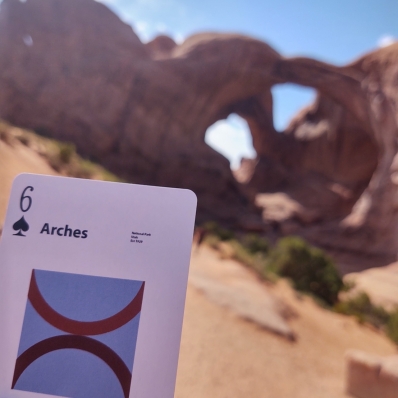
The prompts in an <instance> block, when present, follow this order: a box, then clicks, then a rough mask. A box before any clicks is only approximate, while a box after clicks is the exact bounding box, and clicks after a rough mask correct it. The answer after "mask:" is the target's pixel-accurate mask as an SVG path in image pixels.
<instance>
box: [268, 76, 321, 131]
mask: <svg viewBox="0 0 398 398" xmlns="http://www.w3.org/2000/svg"><path fill="white" fill-rule="evenodd" d="M271 92H272V98H273V119H274V127H275V130H277V131H284V130H286V128H287V126H288V125H289V123H290V121H291V120H292V118H293V117H294V116H296V115H297V114H298V112H299V111H300V110H301V109H303V108H304V107H306V106H308V105H310V104H311V103H313V102H314V100H315V97H316V95H317V91H316V90H315V89H314V88H310V87H304V86H300V85H298V84H293V83H284V84H276V85H274V86H273V87H272V88H271Z"/></svg>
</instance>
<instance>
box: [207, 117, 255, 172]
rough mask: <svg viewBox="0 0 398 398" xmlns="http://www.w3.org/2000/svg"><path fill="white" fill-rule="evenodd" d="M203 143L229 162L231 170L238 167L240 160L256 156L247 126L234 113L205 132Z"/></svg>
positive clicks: (244, 121) (245, 122)
mask: <svg viewBox="0 0 398 398" xmlns="http://www.w3.org/2000/svg"><path fill="white" fill-rule="evenodd" d="M205 142H206V144H207V145H209V146H210V147H211V148H213V149H214V150H215V151H217V152H218V153H220V154H221V155H223V156H224V157H225V158H227V159H228V160H229V162H230V166H231V169H232V170H237V169H238V168H239V167H240V164H241V160H242V159H255V158H256V156H257V153H256V150H255V149H254V147H253V138H252V134H251V132H250V128H249V125H248V123H247V121H246V120H245V119H243V118H242V117H240V116H239V115H237V114H236V113H232V114H230V115H229V116H228V117H227V118H226V119H223V120H218V121H217V122H215V123H214V124H213V125H211V126H210V127H209V128H208V129H207V131H206V134H205Z"/></svg>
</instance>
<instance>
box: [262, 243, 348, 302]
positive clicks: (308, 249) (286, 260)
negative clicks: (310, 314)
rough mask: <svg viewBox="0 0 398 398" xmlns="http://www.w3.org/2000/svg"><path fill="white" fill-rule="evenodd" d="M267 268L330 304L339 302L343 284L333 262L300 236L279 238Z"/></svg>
mask: <svg viewBox="0 0 398 398" xmlns="http://www.w3.org/2000/svg"><path fill="white" fill-rule="evenodd" d="M268 269H269V270H270V271H272V272H275V273H276V274H277V275H280V276H283V277H286V278H289V279H291V280H292V283H293V286H294V287H295V288H296V289H297V290H299V291H302V292H306V293H310V294H312V295H314V296H315V297H317V298H318V299H321V300H323V301H324V302H325V303H326V304H328V305H333V304H335V303H336V302H337V301H338V295H339V292H340V291H341V290H342V289H343V288H344V283H343V280H342V278H341V276H340V275H339V272H338V270H337V268H336V266H335V265H334V263H333V261H332V259H331V258H330V257H328V256H327V255H326V254H325V253H324V252H323V251H322V250H320V249H317V248H315V247H313V246H310V245H309V244H308V243H307V242H305V241H304V240H303V239H301V238H299V237H295V236H292V237H286V238H283V239H280V240H279V242H278V244H277V245H276V247H275V248H274V250H272V252H271V255H270V257H269V262H268Z"/></svg>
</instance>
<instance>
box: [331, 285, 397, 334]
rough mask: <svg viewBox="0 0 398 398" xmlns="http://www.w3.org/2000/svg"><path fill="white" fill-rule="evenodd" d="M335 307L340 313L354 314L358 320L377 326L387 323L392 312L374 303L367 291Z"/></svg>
mask: <svg viewBox="0 0 398 398" xmlns="http://www.w3.org/2000/svg"><path fill="white" fill-rule="evenodd" d="M333 309H334V311H336V312H338V313H340V314H345V315H353V316H355V317H356V318H357V319H358V322H360V323H365V322H366V323H370V324H371V325H373V326H375V327H377V328H380V327H382V326H383V325H386V324H387V322H388V321H389V319H390V314H389V313H388V312H387V311H386V310H385V309H384V308H383V307H380V306H376V305H374V304H373V303H372V302H371V300H370V297H369V296H368V295H367V294H366V293H365V292H360V293H358V295H356V296H354V297H352V298H350V299H348V300H345V301H341V302H339V303H337V304H336V305H335V306H334V308H333Z"/></svg>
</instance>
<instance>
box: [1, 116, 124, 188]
mask: <svg viewBox="0 0 398 398" xmlns="http://www.w3.org/2000/svg"><path fill="white" fill-rule="evenodd" d="M0 140H1V141H3V142H4V143H6V144H7V145H10V146H14V145H17V144H19V143H21V144H23V145H24V146H27V147H30V148H31V149H32V150H33V151H35V152H36V153H38V154H39V155H40V156H42V157H43V158H44V159H46V161H47V162H48V164H49V165H50V166H51V167H52V168H53V169H54V170H55V171H57V172H58V173H59V174H61V175H64V176H68V177H77V178H87V179H98V180H104V181H115V182H122V180H121V179H120V178H118V177H117V176H116V175H114V174H112V173H110V172H109V171H108V170H106V169H104V168H103V167H101V166H99V165H98V164H95V163H93V162H91V161H89V160H86V159H83V158H82V157H81V156H79V155H78V154H77V152H76V147H75V145H74V144H72V143H67V142H60V141H56V140H53V139H49V138H44V137H41V136H38V135H36V134H35V133H34V132H32V131H29V130H25V129H20V128H16V127H13V126H11V125H9V124H8V123H6V122H4V121H1V120H0Z"/></svg>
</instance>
